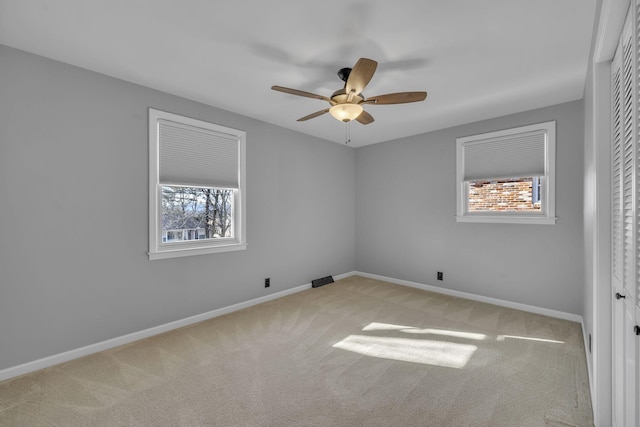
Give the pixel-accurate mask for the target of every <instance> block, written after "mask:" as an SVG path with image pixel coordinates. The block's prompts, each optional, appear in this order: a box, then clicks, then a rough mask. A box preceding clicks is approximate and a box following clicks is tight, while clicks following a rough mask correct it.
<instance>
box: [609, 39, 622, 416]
mask: <svg viewBox="0 0 640 427" xmlns="http://www.w3.org/2000/svg"><path fill="white" fill-rule="evenodd" d="M621 50H622V49H621V46H620V45H618V49H617V50H616V54H615V56H614V58H613V61H612V64H611V162H612V163H611V172H612V176H611V186H612V187H611V232H612V235H611V249H612V259H611V270H612V277H611V279H612V280H611V285H612V288H613V293H614V294H615V295H616V297H617V296H618V295H623V294H624V289H623V283H624V269H623V264H622V259H623V254H624V251H623V243H622V242H623V240H624V239H623V236H624V233H623V229H622V222H623V218H622V102H621V90H620V88H621V86H622V85H621V80H622V65H621V64H622V60H621V56H622V53H621ZM612 310H613V319H612V337H611V338H612V346H613V361H612V362H613V372H612V377H613V384H612V394H613V396H612V397H613V401H612V402H613V408H612V417H613V420H612V425H613V427H623V426H624V334H623V332H624V327H623V324H624V307H623V306H622V304H616V302H615V300H614V304H613V307H612Z"/></svg>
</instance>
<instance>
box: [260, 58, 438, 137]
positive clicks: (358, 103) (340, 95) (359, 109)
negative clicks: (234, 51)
mask: <svg viewBox="0 0 640 427" xmlns="http://www.w3.org/2000/svg"><path fill="white" fill-rule="evenodd" d="M377 66H378V63H377V62H376V61H374V60H372V59H368V58H360V59H358V62H356V65H354V66H353V68H341V69H340V70H339V71H338V77H340V79H341V80H342V81H344V87H343V88H342V89H338V90H337V91H335V92H333V94H332V95H331V97H326V96H322V95H317V94H315V93H311V92H305V91H302V90H298V89H291V88H287V87H283V86H271V89H273V90H276V91H278V92H284V93H288V94H291V95H297V96H304V97H307V98H314V99H320V100H322V101H326V102H328V103H329V104H331V107H329V108H325V109H324V110H320V111H316V112H315V113H311V114H309V115H307V116H304V117H301V118H299V119H298V121H299V122H303V121H306V120H309V119H313V118H315V117H319V116H321V115H323V114H325V113H330V114H331V115H332V116H333V117H335V118H336V119H337V120H340V121H342V122H350V121H352V120H357V121H358V122H359V123H362V124H363V125H368V124H369V123H373V116H372V115H371V114H369V113H368V112H366V111H365V110H364V105H365V104H372V105H384V104H387V105H389V104H406V103H410V102H419V101H424V100H425V99H426V97H427V92H398V93H389V94H386V95H378V96H373V97H371V98H366V97H365V96H364V95H363V94H362V90H363V89H364V88H365V86H366V85H367V84H369V81H370V80H371V78H372V77H373V74H374V73H375V71H376V67H377Z"/></svg>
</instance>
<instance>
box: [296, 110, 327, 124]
mask: <svg viewBox="0 0 640 427" xmlns="http://www.w3.org/2000/svg"><path fill="white" fill-rule="evenodd" d="M328 112H329V109H328V108H325V109H324V110H320V111H316V112H315V113H311V114H309V115H308V116H304V117H300V118H299V119H298V121H299V122H304V121H305V120H309V119H313V118H315V117H318V116H321V115H323V114H325V113H328Z"/></svg>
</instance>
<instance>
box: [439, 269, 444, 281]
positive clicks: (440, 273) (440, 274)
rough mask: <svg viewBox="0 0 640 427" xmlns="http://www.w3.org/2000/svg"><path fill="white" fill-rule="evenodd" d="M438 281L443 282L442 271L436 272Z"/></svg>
mask: <svg viewBox="0 0 640 427" xmlns="http://www.w3.org/2000/svg"><path fill="white" fill-rule="evenodd" d="M438 280H444V273H443V272H442V271H438Z"/></svg>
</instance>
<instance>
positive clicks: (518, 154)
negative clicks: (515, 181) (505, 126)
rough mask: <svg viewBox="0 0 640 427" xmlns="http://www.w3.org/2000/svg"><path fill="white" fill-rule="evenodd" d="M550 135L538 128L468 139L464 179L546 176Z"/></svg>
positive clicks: (464, 147)
mask: <svg viewBox="0 0 640 427" xmlns="http://www.w3.org/2000/svg"><path fill="white" fill-rule="evenodd" d="M546 138H547V132H546V130H535V131H531V132H522V133H516V134H512V135H507V136H500V137H493V138H488V139H481V140H475V141H470V142H467V143H466V144H464V145H463V150H464V153H463V157H464V180H465V181H479V180H489V179H500V178H520V177H536V176H544V172H545V141H546Z"/></svg>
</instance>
